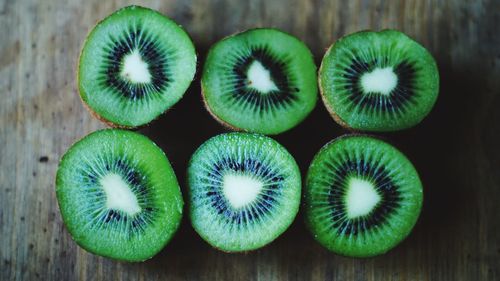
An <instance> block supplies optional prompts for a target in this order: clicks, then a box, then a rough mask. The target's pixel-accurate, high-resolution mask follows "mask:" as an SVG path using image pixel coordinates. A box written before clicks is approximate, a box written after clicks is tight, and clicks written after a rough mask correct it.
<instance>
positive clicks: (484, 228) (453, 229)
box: [0, 0, 500, 280]
mask: <svg viewBox="0 0 500 281" xmlns="http://www.w3.org/2000/svg"><path fill="white" fill-rule="evenodd" d="M130 3H131V2H130V1H97V0H92V1H78V0H68V1H65V0H64V1H63V0H53V1H22V0H18V1H9V0H0V95H1V100H0V280H35V279H40V280H76V279H79V280H124V279H126V280H128V279H138V280H154V279H165V280H500V221H499V215H500V204H499V203H498V202H497V201H498V199H499V198H500V173H499V172H498V171H499V167H500V150H499V149H498V144H499V143H500V122H499V121H500V109H499V108H500V82H499V81H500V37H499V36H498V28H499V26H500V2H499V1H494V0H490V1H487V0H481V1H417V0H414V1H380V0H378V1H368V0H366V1H319V0H314V1H309V0H292V1H265V0H261V1H231V0H219V1H207V0H187V1H138V2H134V3H135V4H141V5H144V6H148V7H151V8H154V9H158V10H160V11H161V12H162V13H164V14H166V15H168V16H170V17H171V18H173V19H174V20H176V21H177V22H179V23H180V24H182V25H183V26H184V27H185V28H186V30H187V31H188V32H189V33H190V34H191V36H192V38H193V40H194V42H195V45H196V47H197V51H198V53H199V56H200V63H199V66H200V67H201V65H202V63H203V59H204V56H205V55H206V52H207V50H208V48H209V46H210V45H211V44H213V43H214V42H215V41H217V40H218V39H220V38H222V37H224V36H226V35H228V34H231V33H234V32H237V31H241V30H244V29H246V28H250V27H265V26H272V27H277V28H280V29H283V30H285V31H287V32H290V33H292V34H294V35H296V36H297V37H299V38H301V39H303V40H304V41H305V42H306V43H307V45H308V46H309V47H310V48H311V50H312V51H313V53H314V55H315V58H316V62H317V64H318V65H319V62H320V61H321V58H322V55H323V53H324V50H325V49H326V48H327V47H328V46H329V45H330V44H331V43H332V42H333V41H334V40H336V39H338V38H339V37H340V36H342V35H344V34H347V33H350V32H354V31H358V30H362V29H382V28H396V29H400V30H402V31H404V32H406V33H407V34H409V35H410V36H412V37H414V38H415V39H416V40H418V41H419V42H421V43H422V44H423V45H425V46H426V47H427V48H428V49H429V50H430V51H431V52H432V54H433V55H434V56H435V57H436V60H437V62H438V65H439V69H440V73H441V92H440V97H439V99H438V102H437V105H436V107H435V109H434V110H433V112H432V113H431V115H430V116H429V117H428V118H427V119H425V120H424V122H423V123H422V124H420V125H419V126H418V127H416V128H414V129H411V130H407V131H404V132H400V133H392V134H385V135H384V136H385V137H387V138H388V139H390V140H391V141H393V142H394V143H396V145H397V146H398V147H399V148H401V149H402V150H403V151H404V152H406V154H407V155H408V157H409V158H410V159H411V160H412V161H413V162H414V163H415V165H416V167H417V169H418V170H419V172H420V174H421V176H422V179H423V182H424V184H425V203H424V208H423V213H422V216H421V218H420V220H419V223H418V224H417V226H416V228H415V230H414V232H413V233H412V234H411V236H410V237H409V238H408V239H407V240H406V241H404V242H403V243H402V244H401V245H400V246H399V247H397V248H396V249H394V250H393V251H391V252H389V253H388V254H386V255H383V256H380V257H376V258H371V259H350V258H344V257H340V256H336V255H334V254H331V253H329V252H327V251H326V250H324V249H323V248H321V247H320V246H319V245H318V244H317V243H316V242H315V241H313V239H312V238H311V236H310V235H309V234H308V233H307V231H306V230H305V228H304V224H303V222H302V217H300V216H299V217H298V218H297V220H296V221H295V223H294V224H293V226H292V227H291V228H290V229H289V230H288V231H287V232H286V233H285V234H284V235H283V236H281V237H280V238H279V239H278V240H276V241H275V242H274V243H272V244H271V245H269V246H268V247H266V248H264V249H262V250H259V251H256V252H252V253H249V254H236V255H234V254H233V255H232V254H224V253H221V252H218V251H216V250H214V249H211V248H210V247H209V246H208V245H207V244H206V243H204V242H203V241H202V240H201V239H200V238H199V237H198V236H197V235H196V234H195V233H194V231H193V229H192V228H191V226H190V225H189V222H188V221H187V220H186V219H184V221H183V224H182V226H181V229H180V231H179V233H178V235H177V236H176V237H175V238H174V239H173V240H172V241H171V243H170V244H169V245H168V246H167V247H166V248H165V249H164V250H163V251H162V252H161V253H160V254H159V255H157V256H156V257H154V258H153V259H151V260H149V261H147V262H144V263H139V264H127V263H121V262H115V261H112V260H108V259H105V258H100V257H97V256H94V255H91V254H89V253H87V252H85V251H84V250H82V249H81V248H79V247H77V246H76V244H75V243H74V242H73V241H72V240H71V238H70V236H69V234H68V232H67V231H66V229H65V228H64V226H63V224H62V221H61V217H60V215H59V211H58V207H57V203H56V199H55V192H54V176H55V172H56V168H57V163H58V160H59V158H60V157H61V156H62V154H63V153H64V151H65V150H66V149H67V148H68V147H69V146H70V145H71V144H72V143H73V142H74V141H75V140H77V139H79V138H81V137H83V136H84V135H86V134H88V133H90V132H92V131H94V130H96V129H99V128H103V127H104V125H102V124H101V123H99V122H98V121H97V120H95V119H93V118H91V117H90V115H89V114H88V113H87V112H86V111H85V110H84V108H83V106H82V104H81V102H80V100H79V98H78V96H77V91H76V86H75V69H76V62H77V58H78V54H79V51H80V48H81V46H82V42H83V40H84V39H85V36H86V34H87V32H88V31H89V30H90V29H91V28H92V26H93V25H94V24H95V23H96V22H97V21H98V20H99V19H102V18H103V17H105V16H106V15H108V14H110V13H111V12H112V11H114V10H115V9H117V8H120V7H122V6H125V5H128V4H130ZM198 73H199V72H198ZM197 76H198V78H199V74H197ZM198 78H197V79H196V80H195V81H194V83H193V84H192V86H191V88H190V90H189V91H188V92H187V94H186V96H185V97H184V98H183V99H182V100H181V101H180V102H179V103H178V104H177V105H176V106H175V107H174V108H173V109H172V110H171V111H170V112H169V113H167V114H166V115H164V116H163V117H162V118H160V119H159V120H157V121H155V122H154V123H153V124H152V125H151V126H149V127H147V128H145V129H142V130H141V132H143V133H144V134H146V135H148V136H149V137H151V138H152V139H153V140H154V141H155V142H157V143H158V144H159V145H160V146H161V147H162V148H163V149H164V150H165V151H166V153H167V155H168V157H169V158H170V160H171V161H172V162H173V166H174V169H175V171H176V173H177V175H178V177H179V179H180V181H181V182H183V181H184V174H185V168H186V163H187V161H188V159H189V157H190V155H191V153H192V152H193V151H194V150H195V149H196V148H197V146H198V145H200V144H201V143H202V142H203V141H204V140H206V139H207V138H209V137H210V136H212V135H215V134H217V133H220V132H222V131H223V128H222V127H221V126H219V125H218V124H217V122H216V121H215V120H213V119H212V118H211V117H210V116H209V114H208V113H207V112H206V111H205V110H204V109H203V105H202V101H201V98H200V94H199V91H200V85H199V79H198ZM342 133H343V131H342V130H341V129H340V127H339V126H338V125H336V124H335V123H334V122H333V120H332V119H331V118H330V117H329V115H328V114H327V112H326V110H325V108H324V106H323V105H322V104H321V103H319V104H318V106H317V107H316V109H315V111H314V112H313V113H312V114H311V116H310V117H309V118H308V119H307V120H306V121H305V122H304V123H302V124H301V125H299V126H298V127H297V128H295V129H293V130H291V131H289V132H287V133H285V134H282V135H280V136H278V137H277V140H278V141H280V142H281V143H282V144H284V145H285V146H286V147H287V148H288V149H289V150H290V152H291V153H292V154H293V155H294V156H295V157H296V159H297V161H298V162H299V163H300V166H301V169H302V172H303V173H304V171H305V170H306V168H307V165H308V164H309V162H310V161H311V159H312V157H313V155H314V154H315V153H316V151H317V150H319V148H320V147H321V146H322V145H323V144H325V143H326V142H327V141H329V140H330V139H332V138H334V137H336V136H338V135H340V134H342ZM182 189H183V190H184V191H185V189H186V187H185V185H183V186H182Z"/></svg>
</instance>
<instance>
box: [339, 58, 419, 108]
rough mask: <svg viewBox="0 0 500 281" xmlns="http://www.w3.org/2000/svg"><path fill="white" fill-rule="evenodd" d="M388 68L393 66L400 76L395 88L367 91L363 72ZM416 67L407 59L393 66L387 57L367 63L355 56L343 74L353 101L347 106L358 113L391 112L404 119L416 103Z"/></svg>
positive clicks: (345, 85) (345, 86) (346, 87)
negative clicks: (363, 82) (384, 90)
mask: <svg viewBox="0 0 500 281" xmlns="http://www.w3.org/2000/svg"><path fill="white" fill-rule="evenodd" d="M385 68H392V71H394V74H395V75H396V77H397V79H398V81H397V85H396V87H395V88H394V89H393V90H392V91H391V92H390V93H389V94H380V93H378V92H373V91H372V92H366V90H364V89H363V87H362V83H361V81H360V80H361V77H362V75H363V74H364V73H371V72H373V71H374V70H376V69H385ZM415 68H416V66H414V64H412V63H409V62H408V61H402V62H401V63H398V64H397V65H395V66H391V65H390V64H389V60H388V59H387V58H385V59H384V60H382V61H381V62H379V60H377V59H375V60H374V61H371V62H364V61H363V60H361V59H360V58H355V59H354V60H353V63H352V64H351V65H350V66H349V67H348V68H346V69H344V70H343V72H344V74H343V75H342V76H341V77H344V78H345V79H346V80H347V81H346V83H345V84H344V88H345V90H347V91H349V93H350V95H349V99H350V100H351V101H352V104H350V105H348V106H350V107H351V108H352V109H353V110H354V111H356V112H358V113H359V114H361V111H362V110H366V111H368V112H371V113H372V114H377V113H378V114H380V113H382V112H389V113H390V114H392V115H395V116H396V117H398V118H401V117H402V116H403V115H404V114H405V113H406V112H407V111H408V110H409V108H411V106H415V105H416V104H417V102H416V97H417V96H418V94H419V92H418V91H417V90H416V89H415V73H416V72H417V71H416V70H415Z"/></svg>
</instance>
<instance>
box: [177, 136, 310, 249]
mask: <svg viewBox="0 0 500 281" xmlns="http://www.w3.org/2000/svg"><path fill="white" fill-rule="evenodd" d="M187 175H188V186H189V211H190V214H189V216H190V218H191V222H192V225H193V227H194V229H195V230H196V232H198V234H199V235H200V236H201V237H202V238H203V239H204V240H205V241H207V242H208V243H209V244H211V245H212V246H213V247H215V248H218V249H220V250H222V251H225V252H241V251H249V250H254V249H257V248H260V247H263V246H264V245H266V244H268V243H270V242H271V241H273V240H274V239H276V238H277V237H278V236H279V235H280V234H281V233H283V232H284V231H285V230H286V229H287V228H288V227H289V226H290V224H291V223H292V221H293V220H294V218H295V216H296V214H297V212H298V209H299V204H300V197H301V179H300V171H299V168H298V166H297V163H296V162H295V160H294V159H293V157H292V156H291V155H290V154H289V153H288V152H287V151H286V149H285V148H284V147H283V146H281V145H280V144H279V143H277V142H276V141H275V140H273V139H271V138H269V137H265V136H262V135H256V134H248V133H228V134H222V135H218V136H215V137H213V138H211V139H209V140H208V141H206V142H205V143H204V144H203V145H201V146H200V147H199V148H198V150H196V152H195V153H194V154H193V156H192V158H191V161H190V162H189V167H188V173H187Z"/></svg>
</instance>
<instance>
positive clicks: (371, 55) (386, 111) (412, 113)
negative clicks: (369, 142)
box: [319, 30, 439, 131]
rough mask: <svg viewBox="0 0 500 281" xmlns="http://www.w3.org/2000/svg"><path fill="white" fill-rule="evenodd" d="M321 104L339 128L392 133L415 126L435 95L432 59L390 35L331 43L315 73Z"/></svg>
mask: <svg viewBox="0 0 500 281" xmlns="http://www.w3.org/2000/svg"><path fill="white" fill-rule="evenodd" d="M319 84H320V92H321V95H322V98H323V101H324V103H325V105H326V107H327V109H328V111H329V112H330V113H331V115H332V116H333V117H334V119H335V120H336V121H337V122H338V123H339V124H340V125H342V126H344V127H346V128H350V129H355V130H362V131H396V130H401V129H406V128H410V127H413V126H415V125H416V124H418V123H420V121H422V119H423V118H424V117H425V116H427V114H428V113H429V112H430V111H431V109H432V107H433V106H434V103H435V102H436V99H437V96H438V91H439V74H438V69H437V66H436V62H435V61H434V59H433V57H432V55H431V54H430V53H429V52H428V51H427V50H426V49H425V48H424V47H422V46H421V45H420V44H418V43H417V42H415V41H414V40H412V39H411V38H410V37H408V36H406V35H405V34H404V33H401V32H399V31H395V30H384V31H381V32H372V31H362V32H358V33H354V34H351V35H347V36H345V37H343V38H341V39H339V40H338V41H337V42H335V43H334V44H333V45H332V46H331V47H330V48H329V49H328V51H327V52H326V54H325V56H324V58H323V61H322V63H321V67H320V71H319Z"/></svg>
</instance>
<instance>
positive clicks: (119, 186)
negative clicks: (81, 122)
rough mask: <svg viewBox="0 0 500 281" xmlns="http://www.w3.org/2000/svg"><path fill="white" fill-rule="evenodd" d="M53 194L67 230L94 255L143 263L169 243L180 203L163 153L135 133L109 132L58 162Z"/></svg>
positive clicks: (88, 140)
mask: <svg viewBox="0 0 500 281" xmlns="http://www.w3.org/2000/svg"><path fill="white" fill-rule="evenodd" d="M56 194H57V200H58V203H59V209H60V210H61V214H62V218H63V221H64V224H65V225H66V228H67V229H68V231H69V232H70V234H71V236H72V237H73V239H74V240H75V241H76V243H77V244H78V245H80V246H81V247H82V248H84V249H86V250H88V251H89V252H92V253H94V254H97V255H101V256H105V257H110V258H114V259H118V260H125V261H142V260H145V259H148V258H151V257H152V256H153V255H155V254H156V253H157V252H159V251H160V250H161V249H162V248H163V247H164V246H165V245H166V244H167V242H168V241H169V240H170V239H171V238H172V236H173V235H174V233H175V232H176V230H177V227H178V226H179V223H180V220H181V216H182V206H183V200H182V196H181V192H180V189H179V184H178V183H177V179H176V177H175V174H174V171H173V170H172V167H171V166H170V163H169V161H168V159H167V158H166V157H165V154H164V153H163V151H162V150H161V149H160V148H158V147H157V146H156V145H155V144H154V143H153V142H152V141H151V140H149V139H148V138H147V137H145V136H142V135H140V134H138V133H134V132H130V131H125V130H118V129H108V130H101V131H97V132H94V133H92V134H90V135H88V136H86V137H84V138H83V139H81V140H80V141H78V142H77V143H75V144H74V145H73V146H72V147H71V148H70V149H69V150H68V151H67V152H66V153H65V154H64V156H63V157H62V160H61V162H60V164H59V168H58V170H57V177H56Z"/></svg>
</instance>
